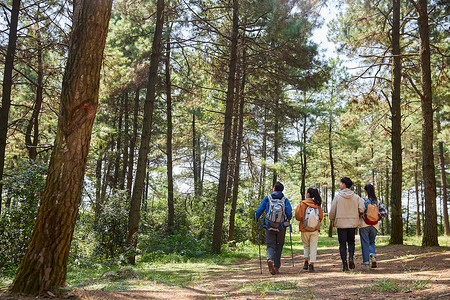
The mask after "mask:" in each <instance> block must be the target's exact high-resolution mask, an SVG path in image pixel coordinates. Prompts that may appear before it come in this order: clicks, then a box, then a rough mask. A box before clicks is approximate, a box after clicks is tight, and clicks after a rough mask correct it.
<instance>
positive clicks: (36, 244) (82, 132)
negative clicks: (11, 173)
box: [11, 0, 112, 295]
mask: <svg viewBox="0 0 450 300" xmlns="http://www.w3.org/2000/svg"><path fill="white" fill-rule="evenodd" d="M78 5H79V6H78V9H77V10H76V12H77V13H78V16H75V18H74V19H75V20H76V21H75V23H74V25H73V32H72V35H71V44H70V47H69V55H68V59H67V66H66V70H65V72H64V78H63V83H62V91H61V108H60V116H59V121H58V132H57V135H56V141H55V148H54V150H53V153H52V157H51V159H50V165H49V169H48V175H47V181H46V186H45V189H44V192H43V194H42V198H41V205H40V207H39V211H38V215H37V218H36V223H35V226H34V229H33V233H32V235H31V238H30V243H29V245H28V248H27V250H26V252H25V256H24V257H23V259H22V261H21V262H20V265H19V268H18V270H17V274H16V277H15V279H14V282H13V284H12V288H11V290H12V292H14V293H24V294H31V295H36V294H39V293H42V292H44V291H52V292H53V293H61V289H60V288H62V287H64V286H65V283H66V273H67V262H68V259H69V250H70V244H71V241H72V236H73V231H74V228H75V222H76V219H77V215H78V205H79V203H80V200H81V192H82V186H83V177H84V172H85V167H86V160H87V155H88V151H89V143H90V138H91V133H92V126H93V124H94V118H95V114H96V112H97V106H98V91H99V83H100V69H101V62H102V58H103V49H104V46H105V41H106V34H107V32H108V23H109V18H110V15H111V6H112V1H111V0H104V1H100V0H99V1H93V2H91V1H87V0H84V1H80V2H79V4H78Z"/></svg>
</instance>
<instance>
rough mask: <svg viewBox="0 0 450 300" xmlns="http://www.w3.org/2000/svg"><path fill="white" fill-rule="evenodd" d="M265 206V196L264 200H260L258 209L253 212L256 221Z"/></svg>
mask: <svg viewBox="0 0 450 300" xmlns="http://www.w3.org/2000/svg"><path fill="white" fill-rule="evenodd" d="M266 206H267V196H266V197H264V199H262V201H261V203H260V204H259V207H258V209H257V210H256V212H255V218H256V219H258V218H259V217H260V216H261V215H262V214H263V212H264V211H265V210H266Z"/></svg>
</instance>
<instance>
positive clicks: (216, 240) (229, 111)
mask: <svg viewBox="0 0 450 300" xmlns="http://www.w3.org/2000/svg"><path fill="white" fill-rule="evenodd" d="M238 22H239V19H238V0H233V30H232V36H231V53H230V63H229V71H228V72H229V73H228V90H227V102H226V108H225V122H224V133H223V140H222V161H221V163H220V176H219V186H218V190H217V197H216V213H215V218H214V231H213V242H212V251H213V252H214V253H220V248H221V246H222V228H223V216H224V204H225V196H226V189H227V171H228V159H229V155H230V142H231V141H230V139H231V125H232V124H231V123H232V117H233V99H234V87H235V77H236V64H237V42H238V30H239V23H238Z"/></svg>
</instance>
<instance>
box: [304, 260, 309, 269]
mask: <svg viewBox="0 0 450 300" xmlns="http://www.w3.org/2000/svg"><path fill="white" fill-rule="evenodd" d="M303 270H308V261H307V260H305V264H304V265H303Z"/></svg>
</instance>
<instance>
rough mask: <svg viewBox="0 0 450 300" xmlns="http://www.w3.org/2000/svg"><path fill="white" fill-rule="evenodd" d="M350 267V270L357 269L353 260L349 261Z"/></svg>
mask: <svg viewBox="0 0 450 300" xmlns="http://www.w3.org/2000/svg"><path fill="white" fill-rule="evenodd" d="M348 267H349V268H350V269H354V268H355V263H354V262H353V260H349V261H348Z"/></svg>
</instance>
